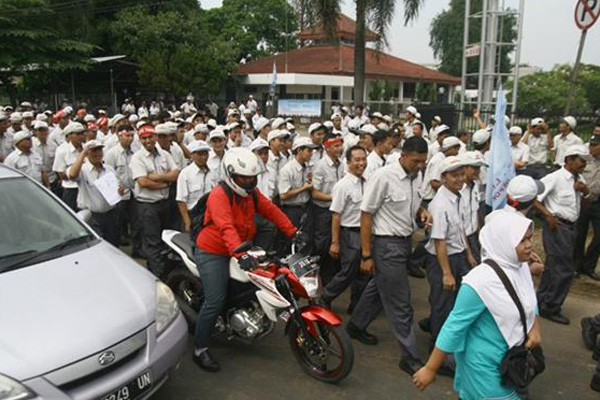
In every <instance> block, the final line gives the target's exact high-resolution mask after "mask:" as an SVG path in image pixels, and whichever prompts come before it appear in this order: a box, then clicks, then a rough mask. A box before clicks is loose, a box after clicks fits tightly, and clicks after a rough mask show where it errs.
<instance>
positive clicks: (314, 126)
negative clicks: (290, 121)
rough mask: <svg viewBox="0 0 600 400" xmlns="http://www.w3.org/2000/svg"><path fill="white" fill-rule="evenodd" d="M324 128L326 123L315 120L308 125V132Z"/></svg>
mask: <svg viewBox="0 0 600 400" xmlns="http://www.w3.org/2000/svg"><path fill="white" fill-rule="evenodd" d="M322 128H324V125H323V124H322V123H320V122H314V123H312V124H310V126H309V127H308V134H309V135H310V134H312V133H313V132H314V131H316V130H318V129H322Z"/></svg>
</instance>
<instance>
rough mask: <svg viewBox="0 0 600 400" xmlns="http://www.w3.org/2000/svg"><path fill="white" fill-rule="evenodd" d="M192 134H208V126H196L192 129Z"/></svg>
mask: <svg viewBox="0 0 600 400" xmlns="http://www.w3.org/2000/svg"><path fill="white" fill-rule="evenodd" d="M194 133H208V125H206V124H198V125H196V126H195V127H194Z"/></svg>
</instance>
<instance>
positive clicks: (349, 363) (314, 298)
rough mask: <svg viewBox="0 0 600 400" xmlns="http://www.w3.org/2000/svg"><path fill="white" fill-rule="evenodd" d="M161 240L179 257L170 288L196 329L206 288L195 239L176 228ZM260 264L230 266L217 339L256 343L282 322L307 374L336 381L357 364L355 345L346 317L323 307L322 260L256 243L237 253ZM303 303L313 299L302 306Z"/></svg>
mask: <svg viewBox="0 0 600 400" xmlns="http://www.w3.org/2000/svg"><path fill="white" fill-rule="evenodd" d="M162 240H163V241H164V242H165V243H166V244H167V245H168V246H169V248H170V249H172V250H173V251H174V252H175V253H176V254H177V256H176V257H173V256H174V255H173V254H171V255H169V256H168V258H169V259H170V260H171V262H175V263H176V264H178V265H171V268H173V270H172V271H171V272H170V273H169V275H168V277H167V279H166V284H167V285H168V286H169V287H170V288H171V289H172V290H173V293H174V294H175V297H176V298H177V301H178V303H179V306H180V308H181V310H182V312H183V314H184V315H185V317H186V319H187V321H188V324H189V326H190V329H194V328H193V327H194V326H195V322H196V318H197V316H198V311H199V310H200V307H201V306H202V301H203V290H202V284H201V282H200V279H199V276H198V270H197V268H196V263H195V261H194V256H193V248H194V246H195V245H194V243H193V242H192V240H191V238H190V236H189V235H188V234H186V233H181V232H178V231H174V230H165V231H163V232H162ZM235 252H236V253H242V252H247V254H248V255H249V256H251V257H254V258H256V259H257V260H258V262H259V266H258V267H257V268H255V269H253V270H251V271H245V270H242V269H241V268H240V267H239V265H238V262H237V259H235V258H231V260H230V263H229V274H230V281H229V286H228V294H227V304H226V306H225V307H224V311H223V312H222V313H221V315H220V316H219V318H218V320H217V323H216V324H215V329H214V331H213V336H219V335H225V336H226V337H227V339H229V340H231V339H234V338H235V339H237V340H241V341H243V342H245V343H249V344H252V343H254V342H256V341H257V340H260V339H262V338H264V337H265V336H267V335H269V334H270V333H271V332H272V331H273V329H274V327H275V323H276V322H277V319H278V318H279V319H281V320H283V321H284V322H285V323H286V326H285V330H284V333H285V335H287V336H288V341H289V344H290V347H291V350H292V353H293V354H294V357H295V358H296V360H297V361H298V363H299V364H300V366H301V367H302V369H303V370H304V372H306V373H307V374H308V375H310V376H312V377H313V378H316V379H318V380H320V381H323V382H328V383H337V382H340V381H341V380H342V379H344V378H345V377H346V376H348V374H349V373H350V371H351V370H352V367H353V365H354V347H353V345H352V341H351V339H350V338H349V336H348V334H347V333H346V331H345V330H344V329H343V327H342V319H341V318H340V317H339V316H338V315H336V314H335V313H333V312H332V311H331V310H329V309H328V308H326V307H324V306H322V305H319V304H318V298H319V296H320V289H321V282H320V278H319V265H318V264H317V262H318V260H319V257H317V256H310V255H303V254H301V252H295V251H294V246H292V254H290V255H288V256H287V257H285V258H282V259H280V258H278V257H276V255H275V254H272V253H269V254H267V252H265V251H264V250H263V249H261V248H258V247H252V244H251V243H244V244H242V245H241V246H240V247H239V248H237V249H236V250H235ZM299 299H306V300H308V304H307V305H304V306H300V305H299V303H298V300H299Z"/></svg>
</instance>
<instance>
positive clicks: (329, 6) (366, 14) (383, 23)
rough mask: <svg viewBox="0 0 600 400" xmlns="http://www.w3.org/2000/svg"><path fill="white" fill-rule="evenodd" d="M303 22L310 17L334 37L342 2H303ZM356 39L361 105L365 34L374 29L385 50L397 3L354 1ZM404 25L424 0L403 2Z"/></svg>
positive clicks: (356, 97)
mask: <svg viewBox="0 0 600 400" xmlns="http://www.w3.org/2000/svg"><path fill="white" fill-rule="evenodd" d="M300 2H301V3H302V7H301V14H302V17H301V18H302V19H304V16H306V17H307V21H308V23H310V24H319V23H322V24H323V26H324V27H325V29H326V31H328V32H329V34H330V35H331V34H333V30H334V27H335V22H336V21H337V16H338V14H339V12H340V3H341V0H300ZM355 2H356V40H355V43H354V102H355V103H356V104H362V103H363V99H364V89H365V72H366V71H365V66H366V60H365V46H366V42H365V31H366V29H367V27H369V28H371V29H372V30H373V31H374V32H375V33H376V34H377V36H378V39H377V41H376V42H375V45H376V49H377V50H382V49H383V48H385V47H386V46H387V44H388V42H387V30H388V28H389V26H390V23H391V22H392V18H393V17H394V12H395V9H396V0H355ZM402 3H403V5H404V24H405V25H406V24H408V23H409V22H410V21H412V20H414V19H415V18H416V17H417V16H418V14H419V10H420V9H421V6H422V5H423V3H424V0H402Z"/></svg>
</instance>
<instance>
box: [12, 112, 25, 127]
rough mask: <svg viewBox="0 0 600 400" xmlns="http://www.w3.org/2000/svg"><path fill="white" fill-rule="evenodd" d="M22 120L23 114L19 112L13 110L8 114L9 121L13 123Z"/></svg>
mask: <svg viewBox="0 0 600 400" xmlns="http://www.w3.org/2000/svg"><path fill="white" fill-rule="evenodd" d="M21 121H23V115H22V114H21V113H20V112H18V111H17V112H14V113H12V114H10V122H11V123H13V124H16V123H19V122H21Z"/></svg>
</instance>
